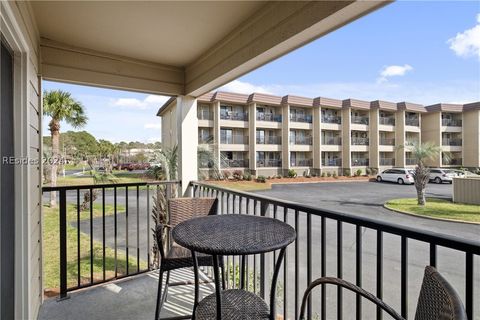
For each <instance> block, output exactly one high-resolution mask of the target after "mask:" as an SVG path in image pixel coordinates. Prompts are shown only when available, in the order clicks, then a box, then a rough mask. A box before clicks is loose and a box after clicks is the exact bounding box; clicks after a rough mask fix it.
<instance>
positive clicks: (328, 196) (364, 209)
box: [256, 182, 480, 241]
mask: <svg viewBox="0 0 480 320" xmlns="http://www.w3.org/2000/svg"><path fill="white" fill-rule="evenodd" d="M256 193H257V194H263V195H266V196H269V197H275V198H279V199H284V200H290V201H295V202H299V203H302V204H306V205H311V206H314V207H318V208H324V209H329V210H334V211H338V212H342V213H348V214H353V215H357V216H361V217H368V218H372V219H379V220H381V221H386V222H391V223H397V224H401V225H405V226H410V227H412V226H414V227H416V228H420V229H424V230H430V231H432V232H438V233H442V234H449V235H453V236H459V237H463V238H466V239H470V240H477V241H480V225H472V224H464V223H458V222H445V221H438V220H432V219H424V218H417V217H414V216H408V215H404V214H400V213H395V212H392V211H390V210H387V209H385V208H383V204H384V203H385V201H387V200H389V199H393V198H413V197H416V191H415V187H414V186H413V185H398V184H394V183H388V182H382V183H378V182H332V183H308V184H294V185H292V184H283V185H273V186H272V189H271V190H265V191H258V192H256ZM451 195H452V185H451V184H441V185H438V184H433V183H429V184H428V186H427V197H440V198H446V199H451ZM479 213H480V207H479Z"/></svg>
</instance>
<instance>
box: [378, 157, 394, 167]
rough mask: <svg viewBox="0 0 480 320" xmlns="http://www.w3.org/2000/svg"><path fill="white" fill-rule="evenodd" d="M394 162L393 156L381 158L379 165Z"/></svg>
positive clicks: (387, 164) (392, 163)
mask: <svg viewBox="0 0 480 320" xmlns="http://www.w3.org/2000/svg"><path fill="white" fill-rule="evenodd" d="M394 164H395V159H393V158H381V159H380V165H381V166H393V165H394Z"/></svg>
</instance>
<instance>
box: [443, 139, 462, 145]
mask: <svg viewBox="0 0 480 320" xmlns="http://www.w3.org/2000/svg"><path fill="white" fill-rule="evenodd" d="M442 146H462V138H453V139H450V138H442Z"/></svg>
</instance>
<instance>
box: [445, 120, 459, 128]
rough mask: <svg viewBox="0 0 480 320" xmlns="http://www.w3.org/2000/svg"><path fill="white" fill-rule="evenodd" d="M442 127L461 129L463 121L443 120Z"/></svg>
mask: <svg viewBox="0 0 480 320" xmlns="http://www.w3.org/2000/svg"><path fill="white" fill-rule="evenodd" d="M442 126H444V127H461V126H462V119H442Z"/></svg>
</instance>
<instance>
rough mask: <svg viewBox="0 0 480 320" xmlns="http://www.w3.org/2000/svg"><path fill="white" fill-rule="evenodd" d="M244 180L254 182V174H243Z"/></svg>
mask: <svg viewBox="0 0 480 320" xmlns="http://www.w3.org/2000/svg"><path fill="white" fill-rule="evenodd" d="M243 180H245V181H252V174H251V173H250V172H244V173H243Z"/></svg>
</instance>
